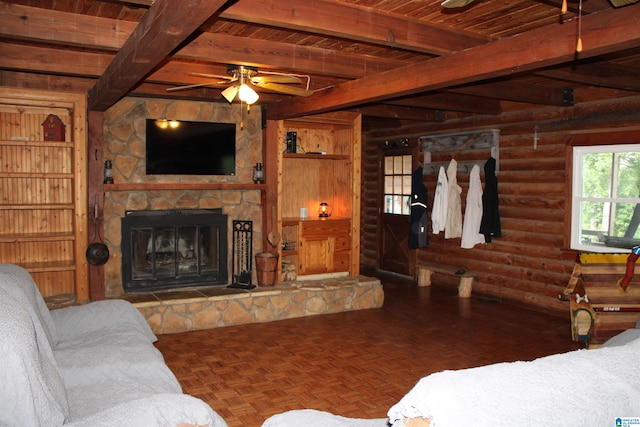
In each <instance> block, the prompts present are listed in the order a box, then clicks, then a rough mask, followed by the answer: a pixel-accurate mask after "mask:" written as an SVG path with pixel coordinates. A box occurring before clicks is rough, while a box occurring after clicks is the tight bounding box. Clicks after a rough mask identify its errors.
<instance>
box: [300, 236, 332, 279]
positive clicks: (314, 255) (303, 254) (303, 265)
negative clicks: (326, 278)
mask: <svg viewBox="0 0 640 427" xmlns="http://www.w3.org/2000/svg"><path fill="white" fill-rule="evenodd" d="M334 242H335V239H334V238H333V237H326V236H325V237H321V236H316V237H308V238H303V239H302V245H301V246H300V258H301V261H300V274H303V275H304V274H322V273H328V272H330V271H331V270H333V246H334Z"/></svg>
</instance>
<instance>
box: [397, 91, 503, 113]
mask: <svg viewBox="0 0 640 427" xmlns="http://www.w3.org/2000/svg"><path fill="white" fill-rule="evenodd" d="M385 103H386V104H391V105H400V106H405V107H412V108H433V109H436V110H445V111H459V112H461V113H473V114H500V113H502V105H501V104H500V101H499V100H497V99H492V98H485V97H480V96H474V95H466V94H457V93H450V92H444V93H433V94H427V95H420V96H411V97H406V98H400V99H394V100H391V101H386V102H385Z"/></svg>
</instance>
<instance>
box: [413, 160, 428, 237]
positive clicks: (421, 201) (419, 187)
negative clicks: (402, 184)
mask: <svg viewBox="0 0 640 427" xmlns="http://www.w3.org/2000/svg"><path fill="white" fill-rule="evenodd" d="M428 202H429V197H428V194H427V187H426V186H425V185H424V182H423V181H422V166H420V167H418V168H417V169H416V170H415V171H413V175H412V176H411V223H410V227H411V228H410V230H409V249H418V248H424V247H425V246H427V245H428V244H429V234H428V225H429V217H428V215H427V203H428Z"/></svg>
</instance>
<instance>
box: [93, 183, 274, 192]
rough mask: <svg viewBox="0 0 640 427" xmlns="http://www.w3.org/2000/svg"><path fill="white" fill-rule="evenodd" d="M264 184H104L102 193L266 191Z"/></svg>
mask: <svg viewBox="0 0 640 427" xmlns="http://www.w3.org/2000/svg"><path fill="white" fill-rule="evenodd" d="M266 189H267V185H266V184H228V183H210V184H206V183H205V184H175V183H174V184H160V183H148V184H105V185H104V191H153V190H266Z"/></svg>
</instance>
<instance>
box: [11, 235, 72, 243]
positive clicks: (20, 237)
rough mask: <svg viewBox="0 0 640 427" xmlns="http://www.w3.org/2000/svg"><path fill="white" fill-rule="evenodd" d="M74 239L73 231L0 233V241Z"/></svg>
mask: <svg viewBox="0 0 640 427" xmlns="http://www.w3.org/2000/svg"><path fill="white" fill-rule="evenodd" d="M73 240H75V234H73V233H50V234H39V233H24V234H12V235H10V236H2V235H0V243H15V242H63V241H73Z"/></svg>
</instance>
